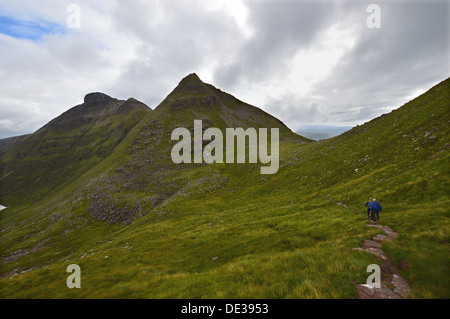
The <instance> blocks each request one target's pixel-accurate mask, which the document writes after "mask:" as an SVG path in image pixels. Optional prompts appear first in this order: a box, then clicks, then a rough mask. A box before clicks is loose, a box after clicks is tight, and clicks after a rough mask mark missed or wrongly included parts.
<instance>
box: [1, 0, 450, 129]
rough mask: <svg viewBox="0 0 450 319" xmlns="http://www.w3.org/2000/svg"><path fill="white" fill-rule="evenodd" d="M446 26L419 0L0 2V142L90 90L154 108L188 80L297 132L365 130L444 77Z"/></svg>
mask: <svg viewBox="0 0 450 319" xmlns="http://www.w3.org/2000/svg"><path fill="white" fill-rule="evenodd" d="M372 3H375V4H377V5H378V8H379V9H380V15H379V17H380V19H379V20H374V19H375V18H376V17H375V16H374V15H373V14H374V13H376V12H375V11H371V10H369V12H368V6H369V4H372ZM72 4H75V6H73V5H72ZM78 9H79V11H78ZM78 13H79V15H78ZM449 15H450V5H449V1H425V0H424V1H399V0H398V1H393V0H389V1H378V0H371V1H363V0H358V1H331V0H330V1H303V0H296V1H295V0H292V1H283V0H281V1H280V0H277V1H275V0H274V1H269V0H261V1H260V0H248V1H245V0H242V1H241V0H223V1H218V0H193V1H187V0H170V1H169V0H167V1H162V0H159V1H156V0H155V1H152V0H149V1H138V0H127V1H118V0H99V1H81V0H80V1H78V0H69V1H65V0H45V1H43V0H27V1H25V0H14V1H11V0H0V137H7V136H14V135H20V134H24V133H31V132H33V131H35V130H36V129H38V128H39V127H41V126H42V125H44V124H45V123H47V122H48V121H50V120H51V119H52V118H54V117H56V116H58V115H59V114H61V113H62V112H64V111H66V110H67V109H69V108H70V107H72V106H74V105H77V104H80V103H81V102H82V101H83V97H84V95H85V94H87V93H89V92H94V91H100V92H104V93H106V94H108V95H111V96H113V97H117V98H119V99H127V98H129V97H134V98H136V99H138V100H141V101H142V102H144V103H146V104H147V105H148V106H150V107H151V108H155V107H156V106H157V105H158V104H159V102H161V101H162V99H163V98H164V97H165V96H166V95H167V94H168V93H170V91H171V90H172V89H173V88H174V87H175V86H176V85H177V84H178V82H179V81H180V80H181V79H182V78H183V77H184V76H186V75H187V74H189V73H192V72H195V73H197V74H198V75H199V76H200V78H201V79H202V80H203V81H204V82H208V83H211V84H213V85H214V86H216V87H219V88H220V89H222V90H224V91H227V92H229V93H231V94H233V95H234V96H236V97H238V98H239V99H241V100H243V101H245V102H248V103H250V104H253V105H255V106H258V107H261V108H262V109H264V110H266V111H267V112H269V113H271V114H273V115H275V116H277V117H278V118H279V119H281V120H282V121H283V122H284V123H285V124H287V125H288V126H289V127H290V128H291V129H293V130H296V129H297V128H298V127H299V126H301V125H303V124H325V125H350V126H352V125H356V124H362V123H364V122H366V121H367V120H370V119H372V118H374V117H376V116H378V115H381V114H383V113H387V112H389V111H391V110H392V109H395V108H397V107H399V106H401V105H403V104H404V103H406V102H407V101H409V100H411V99H412V98H414V97H416V96H417V95H419V94H421V93H423V92H425V91H426V90H428V89H429V88H430V87H432V86H433V85H435V84H437V83H439V82H440V81H442V80H444V79H446V78H447V77H449V76H450V62H449V60H450V47H449V46H450V44H449V43H450V38H449ZM78 17H79V19H78ZM368 20H369V22H372V23H373V22H377V21H379V23H380V25H379V26H380V28H369V27H368ZM78 22H79V24H78ZM369 24H370V23H369Z"/></svg>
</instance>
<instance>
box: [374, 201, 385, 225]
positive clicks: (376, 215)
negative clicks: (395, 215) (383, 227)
mask: <svg viewBox="0 0 450 319" xmlns="http://www.w3.org/2000/svg"><path fill="white" fill-rule="evenodd" d="M371 211H372V220H373V221H374V222H375V223H378V220H380V212H381V211H383V208H381V205H380V203H379V202H377V200H376V199H375V198H374V199H372V207H371Z"/></svg>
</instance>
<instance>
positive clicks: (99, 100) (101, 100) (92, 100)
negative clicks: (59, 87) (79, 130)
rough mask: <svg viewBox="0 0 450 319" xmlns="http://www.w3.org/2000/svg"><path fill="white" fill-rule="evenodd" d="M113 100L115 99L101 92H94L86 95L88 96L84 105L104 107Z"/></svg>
mask: <svg viewBox="0 0 450 319" xmlns="http://www.w3.org/2000/svg"><path fill="white" fill-rule="evenodd" d="M113 100H114V98H112V97H110V96H109V95H106V94H104V93H100V92H93V93H89V94H86V96H85V97H84V104H89V105H104V104H107V103H109V102H111V101H113Z"/></svg>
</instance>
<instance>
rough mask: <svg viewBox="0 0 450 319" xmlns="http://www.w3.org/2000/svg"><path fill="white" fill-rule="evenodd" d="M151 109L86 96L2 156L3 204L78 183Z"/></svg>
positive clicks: (131, 101) (105, 97) (131, 102)
mask: <svg viewBox="0 0 450 319" xmlns="http://www.w3.org/2000/svg"><path fill="white" fill-rule="evenodd" d="M150 111H151V110H150V109H149V108H148V107H147V106H146V105H144V104H142V103H140V102H138V101H136V100H134V99H129V100H127V101H121V100H117V99H114V98H111V97H109V96H108V95H106V94H103V93H90V94H88V95H86V97H85V99H84V103H83V104H80V105H77V106H75V107H73V108H71V109H70V110H68V111H66V112H64V113H63V114H61V115H60V116H58V117H57V118H55V119H53V120H52V121H50V122H49V123H47V124H46V125H44V126H43V127H42V128H40V129H39V130H37V131H36V132H35V133H33V134H30V135H27V136H24V137H23V138H20V140H19V141H17V142H15V143H14V144H13V145H12V146H11V147H10V149H8V151H7V152H6V153H5V154H4V155H3V156H2V157H1V158H0V172H2V173H1V177H0V178H1V189H0V194H1V198H0V200H1V201H3V202H5V203H8V204H9V205H11V206H12V205H19V204H23V203H26V202H29V201H36V200H39V199H41V198H43V196H46V195H47V194H48V193H49V192H52V191H54V190H55V189H57V188H58V187H60V186H61V185H62V184H65V183H67V182H68V181H71V180H74V179H76V178H77V177H78V176H79V175H80V174H81V173H82V172H83V171H86V170H88V169H89V168H91V167H93V166H95V165H96V164H98V163H99V162H100V161H101V160H102V159H103V158H106V157H107V156H108V155H109V154H111V152H112V151H113V149H114V147H115V146H116V145H117V144H118V143H119V142H120V141H121V140H122V139H123V138H124V136H125V135H126V134H127V133H128V131H129V130H130V129H131V128H132V127H133V126H134V125H136V124H137V123H138V122H139V121H140V120H141V118H142V117H143V116H144V115H145V114H147V113H148V112H150Z"/></svg>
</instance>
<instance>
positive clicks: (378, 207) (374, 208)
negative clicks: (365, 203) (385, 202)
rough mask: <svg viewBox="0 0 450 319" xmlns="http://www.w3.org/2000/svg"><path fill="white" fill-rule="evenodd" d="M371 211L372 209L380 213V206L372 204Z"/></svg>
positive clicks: (375, 203) (376, 203)
mask: <svg viewBox="0 0 450 319" xmlns="http://www.w3.org/2000/svg"><path fill="white" fill-rule="evenodd" d="M372 209H373V210H374V211H381V205H380V203H378V202H374V203H373V204H372Z"/></svg>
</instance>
